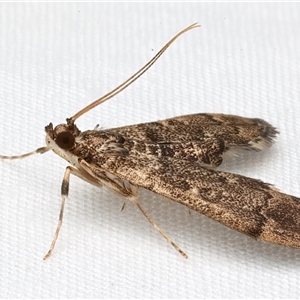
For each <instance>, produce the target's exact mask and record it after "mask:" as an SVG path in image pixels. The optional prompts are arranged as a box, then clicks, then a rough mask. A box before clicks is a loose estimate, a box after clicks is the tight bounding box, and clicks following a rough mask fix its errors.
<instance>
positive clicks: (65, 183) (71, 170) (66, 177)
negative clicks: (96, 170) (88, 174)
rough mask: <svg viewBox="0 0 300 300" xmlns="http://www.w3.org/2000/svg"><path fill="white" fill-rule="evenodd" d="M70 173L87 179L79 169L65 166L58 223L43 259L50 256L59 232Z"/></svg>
mask: <svg viewBox="0 0 300 300" xmlns="http://www.w3.org/2000/svg"><path fill="white" fill-rule="evenodd" d="M70 174H72V175H75V176H77V177H79V178H81V179H83V180H85V181H87V178H85V177H84V176H83V175H82V174H81V173H80V171H78V170H77V169H76V168H73V167H71V166H68V167H66V171H65V174H64V178H63V181H62V184H61V206H60V213H59V218H58V223H57V227H56V230H55V233H54V237H53V240H52V243H51V246H50V248H49V250H48V252H47V254H46V255H45V256H44V260H45V259H47V258H49V257H50V256H51V254H52V252H53V249H54V247H55V244H56V241H57V238H58V235H59V232H60V228H61V225H62V221H63V215H64V208H65V202H66V199H67V198H68V194H69V183H70Z"/></svg>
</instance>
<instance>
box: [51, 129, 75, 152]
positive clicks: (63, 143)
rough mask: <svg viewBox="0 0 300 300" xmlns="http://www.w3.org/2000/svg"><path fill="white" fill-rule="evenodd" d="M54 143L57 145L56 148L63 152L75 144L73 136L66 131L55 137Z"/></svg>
mask: <svg viewBox="0 0 300 300" xmlns="http://www.w3.org/2000/svg"><path fill="white" fill-rule="evenodd" d="M55 143H56V144H57V146H58V147H59V148H61V149H64V150H69V149H71V148H72V147H73V146H74V144H75V137H74V136H73V134H72V133H70V132H68V131H63V132H60V133H59V134H58V135H57V137H56V139H55Z"/></svg>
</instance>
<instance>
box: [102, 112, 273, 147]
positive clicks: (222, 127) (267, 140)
mask: <svg viewBox="0 0 300 300" xmlns="http://www.w3.org/2000/svg"><path fill="white" fill-rule="evenodd" d="M105 132H108V133H115V134H120V135H122V136H123V137H124V138H125V139H135V140H139V141H143V142H146V143H175V142H191V141H193V142H196V141H199V142H203V141H205V140H206V139H211V138H215V139H220V140H222V141H223V142H224V144H225V146H226V152H227V151H236V150H239V149H247V150H256V151H260V150H263V149H265V148H267V147H268V146H270V145H271V144H272V142H273V140H274V138H275V137H276V135H277V134H278V131H277V130H276V129H275V128H274V127H273V126H272V125H270V124H269V123H267V122H266V121H264V120H262V119H254V118H244V117H239V116H234V115H225V114H192V115H185V116H179V117H175V118H170V119H166V120H162V121H157V122H150V123H142V124H137V125H131V126H125V127H119V128H113V129H108V130H105Z"/></svg>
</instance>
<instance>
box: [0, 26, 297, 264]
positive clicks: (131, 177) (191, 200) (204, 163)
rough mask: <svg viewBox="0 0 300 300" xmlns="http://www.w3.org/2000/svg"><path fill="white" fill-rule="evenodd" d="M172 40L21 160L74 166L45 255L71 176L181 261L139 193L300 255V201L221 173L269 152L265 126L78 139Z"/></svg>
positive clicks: (245, 121)
mask: <svg viewBox="0 0 300 300" xmlns="http://www.w3.org/2000/svg"><path fill="white" fill-rule="evenodd" d="M196 27H199V25H198V24H197V23H195V24H192V25H190V26H188V27H187V28H185V29H183V30H182V31H180V32H179V33H178V34H177V35H175V36H174V37H173V38H172V39H171V40H170V41H169V42H168V43H167V44H166V45H165V46H164V47H163V48H162V49H161V50H160V51H159V52H158V53H157V54H156V55H155V56H154V57H153V58H152V59H151V60H150V61H149V62H148V63H147V64H146V65H145V66H144V67H143V68H141V69H140V70H139V71H138V72H137V73H135V74H134V75H132V76H131V77H130V78H129V79H127V80H126V81H125V82H124V83H122V84H121V85H119V86H118V87H116V88H115V89H114V90H112V91H111V92H109V93H108V94H106V95H104V96H103V97H101V98H99V99H97V100H95V101H94V102H92V103H91V104H90V105H88V106H87V107H85V108H83V109H82V110H80V111H79V112H78V113H76V114H75V115H74V116H73V117H71V118H68V119H67V122H66V124H60V125H57V126H56V127H53V125H52V123H50V124H49V125H48V126H46V128H45V130H46V146H44V147H42V148H39V149H37V150H35V151H33V152H30V153H26V154H23V155H20V156H3V155H2V156H0V158H1V159H20V158H24V157H27V156H30V155H33V154H36V153H40V154H43V153H45V152H47V151H49V150H53V151H54V152H55V153H56V154H58V155H59V156H61V157H62V158H64V159H65V160H67V161H68V162H69V163H70V164H71V165H72V166H68V167H67V168H66V170H65V174H64V178H63V181H62V188H61V197H62V203H61V210H60V215H59V221H58V225H57V228H56V232H55V235H54V238H53V241H52V244H51V246H50V249H49V251H48V253H47V254H46V255H45V257H44V259H46V258H48V257H49V256H50V255H51V253H52V251H53V249H54V246H55V243H56V241H57V238H58V234H59V231H60V228H61V225H62V220H63V212H64V205H65V201H66V198H67V196H68V190H69V181H70V175H71V174H72V175H75V176H77V177H79V178H81V179H83V180H85V181H87V182H89V183H91V184H93V185H95V186H97V187H102V186H105V187H108V188H109V189H111V190H112V191H114V192H116V193H117V194H120V195H122V196H124V197H125V198H127V199H129V200H130V201H132V202H133V203H135V204H136V205H137V207H138V208H139V209H140V210H141V212H142V213H143V214H144V215H145V217H146V218H147V219H148V220H149V222H150V223H151V224H152V225H153V226H154V228H155V229H156V230H158V231H159V233H160V234H161V235H162V236H163V237H165V238H166V239H167V241H168V242H169V243H171V244H172V245H173V246H174V247H175V248H176V249H177V250H178V251H179V252H180V253H181V254H182V255H183V256H184V257H187V255H186V254H185V253H184V252H183V251H182V250H181V249H180V248H179V247H178V246H177V244H176V243H175V242H174V241H173V240H172V239H171V238H170V237H169V236H168V235H167V234H166V233H165V232H163V231H162V230H161V229H160V228H159V227H158V226H157V225H156V224H155V223H154V221H153V220H152V219H151V218H150V216H149V215H148V214H147V213H146V211H145V210H144V209H143V208H142V207H141V205H140V203H139V202H138V189H139V187H143V188H146V189H148V190H150V191H153V192H155V193H158V194H160V195H162V196H165V197H167V198H170V199H172V200H174V201H176V202H179V203H181V204H183V205H185V206H187V207H188V208H189V209H192V210H195V211H197V212H199V213H202V214H204V215H206V216H208V217H210V218H212V219H214V220H216V221H219V222H221V223H222V224H224V225H226V226H228V227H230V228H232V229H235V230H238V231H240V232H242V233H245V234H247V235H249V236H251V237H254V238H256V239H261V240H264V241H268V242H272V243H276V244H281V245H285V246H290V247H295V248H300V199H299V198H296V197H293V196H289V195H286V194H284V193H281V192H279V191H278V190H277V189H275V188H274V187H273V186H272V185H270V184H267V183H264V182H262V181H260V180H257V179H252V178H248V177H244V176H241V175H236V174H231V173H226V172H220V171H216V170H215V168H216V167H218V166H219V165H220V164H221V163H222V161H223V159H224V158H226V156H227V155H228V154H230V153H232V152H236V151H239V150H243V149H246V150H256V151H260V150H264V149H266V148H267V147H269V146H270V145H271V144H272V142H273V140H274V138H275V136H276V134H277V133H278V132H277V130H276V129H275V128H274V127H273V126H271V125H270V124H268V123H267V122H265V121H264V120H261V119H249V118H244V117H238V116H233V115H223V114H193V115H186V116H179V117H175V118H171V119H167V120H163V121H157V122H151V123H144V124H137V125H131V126H125V127H120V128H113V129H107V130H99V129H98V126H97V127H96V128H95V129H93V130H87V131H80V130H79V129H78V128H77V126H76V125H75V121H76V120H77V119H78V118H79V117H80V116H82V115H83V114H84V113H86V112H88V111H89V110H90V109H92V108H94V107H96V106H97V105H99V104H101V103H103V102H104V101H106V100H108V99H110V98H112V97H114V96H115V95H116V94H118V93H119V92H121V91H122V90H123V89H125V88H126V87H127V86H129V85H130V84H131V83H133V82H134V81H135V80H136V79H137V78H139V77H140V76H141V75H142V74H143V73H144V72H146V71H147V70H148V69H149V68H150V67H151V66H152V65H153V64H154V63H155V61H156V60H157V59H158V58H159V57H160V56H161V55H162V53H163V52H164V51H165V50H166V49H167V48H168V47H169V46H170V45H171V44H172V43H173V42H174V41H175V40H176V39H177V38H178V37H179V36H180V35H182V34H183V33H185V32H187V31H189V30H191V29H193V28H196Z"/></svg>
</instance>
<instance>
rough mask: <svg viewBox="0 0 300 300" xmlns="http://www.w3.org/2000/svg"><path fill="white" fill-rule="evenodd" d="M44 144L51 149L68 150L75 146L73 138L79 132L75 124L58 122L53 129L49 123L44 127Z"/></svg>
mask: <svg viewBox="0 0 300 300" xmlns="http://www.w3.org/2000/svg"><path fill="white" fill-rule="evenodd" d="M45 131H46V144H47V145H48V146H50V147H51V148H52V149H53V150H55V149H57V148H59V149H62V150H70V149H72V148H74V147H75V138H76V137H77V136H78V135H79V134H80V131H79V129H78V128H77V126H76V125H75V124H59V125H57V126H56V127H55V128H54V129H53V124H52V123H50V124H49V125H48V126H46V127H45Z"/></svg>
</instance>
